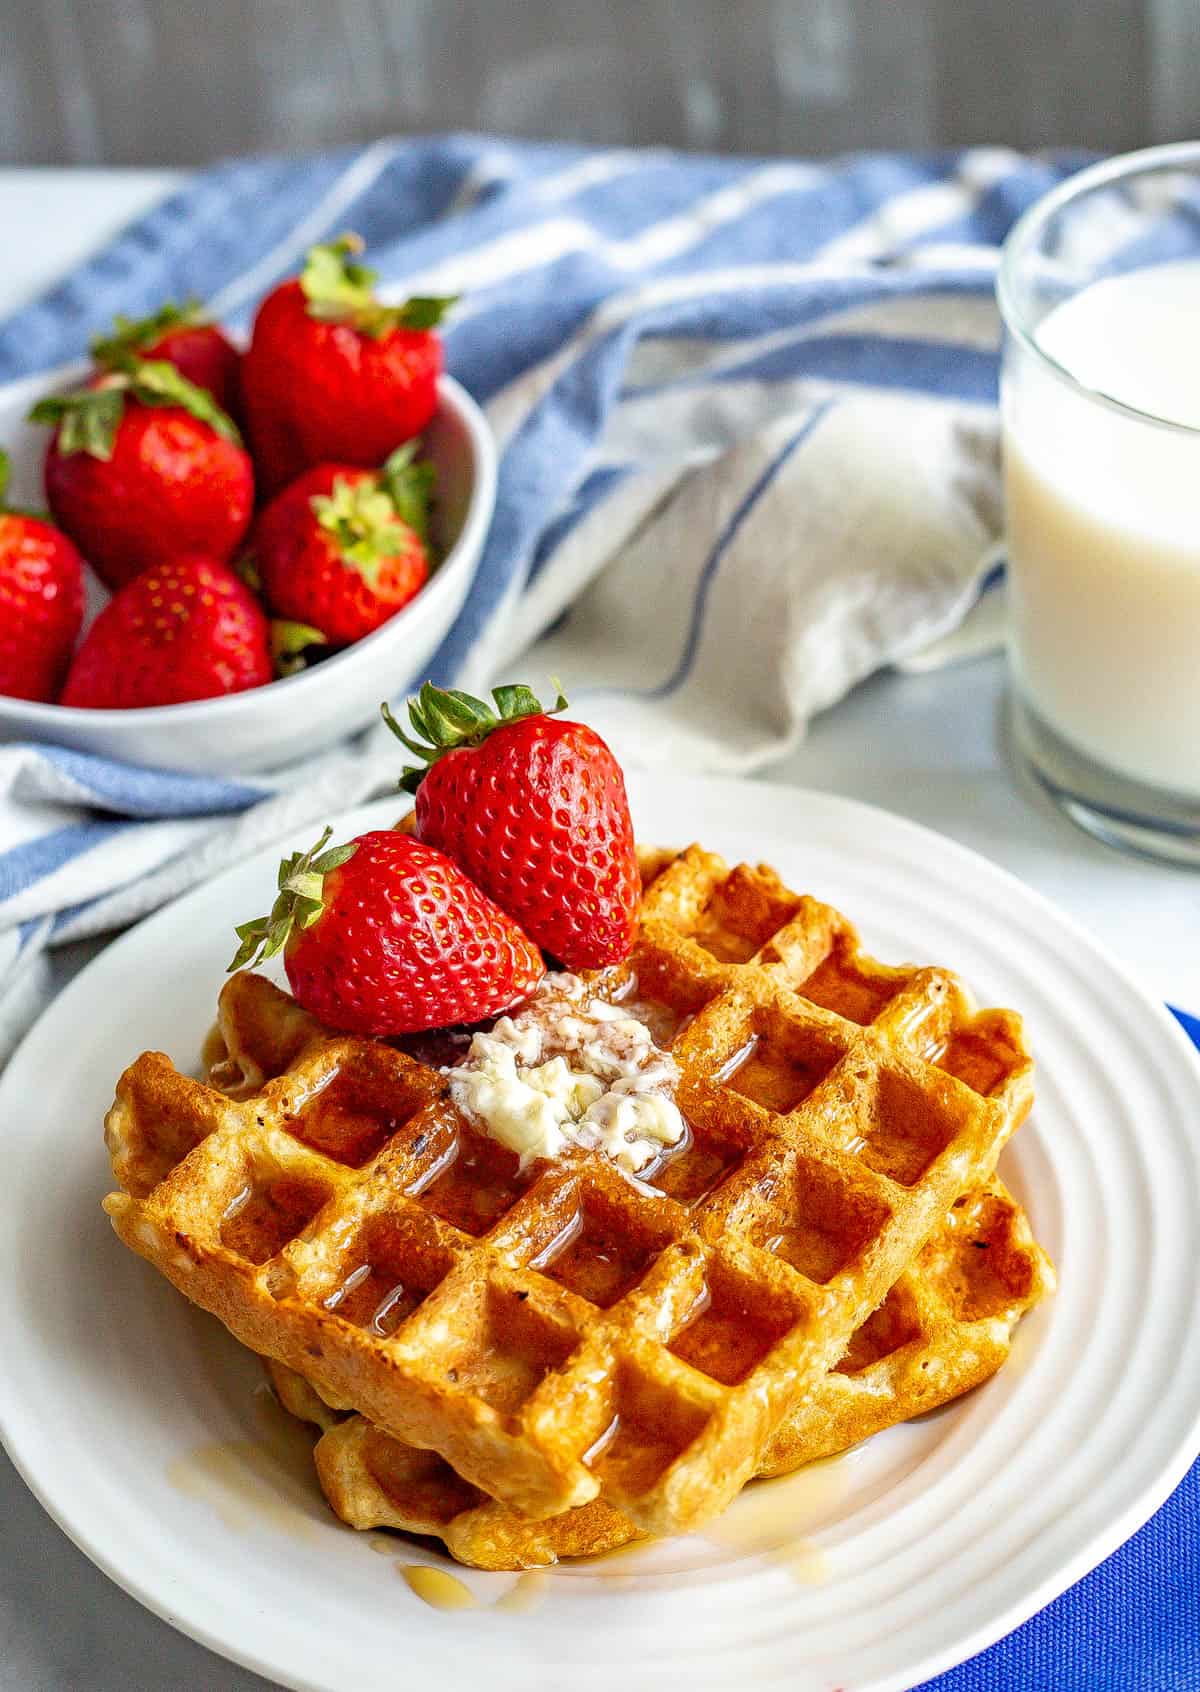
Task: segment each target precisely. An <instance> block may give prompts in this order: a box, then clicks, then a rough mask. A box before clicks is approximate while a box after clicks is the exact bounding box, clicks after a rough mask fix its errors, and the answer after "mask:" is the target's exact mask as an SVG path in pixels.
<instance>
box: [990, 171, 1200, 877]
mask: <svg viewBox="0 0 1200 1692" xmlns="http://www.w3.org/2000/svg"><path fill="white" fill-rule="evenodd" d="M998 292H999V300H1000V309H1001V314H1002V316H1003V319H1004V325H1005V337H1004V341H1005V345H1004V361H1003V376H1002V383H1001V390H1002V414H1003V430H1004V460H1005V488H1006V499H1007V539H1008V554H1009V565H1010V602H1011V620H1010V626H1011V655H1012V665H1013V675H1014V690H1013V694H1014V700H1013V705H1014V730H1015V738H1016V743H1017V746H1018V748H1019V749H1020V751H1021V753H1022V754H1023V755H1024V757H1025V758H1026V759H1027V760H1028V763H1029V765H1030V767H1031V768H1032V770H1033V773H1034V774H1035V775H1036V776H1037V777H1038V779H1039V780H1040V781H1041V782H1042V784H1043V785H1044V786H1045V787H1046V788H1047V789H1048V790H1049V791H1050V792H1051V793H1052V794H1053V795H1054V796H1055V797H1056V798H1057V799H1058V801H1059V802H1060V803H1061V805H1062V806H1063V807H1064V809H1065V810H1066V811H1067V812H1068V813H1069V814H1070V815H1071V816H1072V817H1074V819H1075V820H1076V821H1077V822H1079V823H1081V824H1082V825H1083V826H1084V827H1086V828H1088V829H1090V830H1091V832H1092V833H1094V834H1097V835H1099V836H1100V837H1101V838H1103V839H1105V840H1107V841H1109V842H1110V843H1112V844H1116V845H1122V846H1125V847H1127V848H1130V849H1132V850H1135V851H1140V852H1144V853H1149V854H1151V855H1153V856H1158V857H1169V858H1171V859H1174V860H1175V861H1177V862H1182V863H1190V864H1194V865H1196V866H1197V867H1200V143H1188V144H1185V145H1180V146H1171V147H1155V148H1152V149H1150V150H1149V151H1147V152H1142V153H1133V154H1131V155H1129V156H1128V157H1126V158H1122V159H1116V160H1111V161H1108V162H1106V163H1104V164H1101V165H1097V166H1094V167H1093V168H1092V169H1090V170H1085V171H1082V172H1081V173H1080V174H1079V175H1078V176H1074V177H1071V178H1070V179H1069V180H1068V181H1067V182H1066V183H1064V184H1063V185H1061V186H1060V187H1059V188H1057V189H1055V190H1054V191H1053V192H1052V193H1050V194H1048V195H1047V196H1046V197H1045V198H1044V199H1043V200H1041V201H1039V202H1038V204H1037V205H1035V206H1034V207H1033V208H1032V210H1031V211H1029V212H1027V213H1026V214H1025V216H1024V217H1023V218H1022V219H1021V221H1020V222H1019V223H1018V224H1017V225H1016V227H1015V228H1014V230H1013V231H1012V233H1011V235H1010V236H1009V238H1008V241H1007V243H1006V245H1005V249H1004V255H1003V259H1002V262H1001V269H1000V280H999V287H998Z"/></svg>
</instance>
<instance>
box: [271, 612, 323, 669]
mask: <svg viewBox="0 0 1200 1692" xmlns="http://www.w3.org/2000/svg"><path fill="white" fill-rule="evenodd" d="M270 645H271V662H272V664H273V665H274V666H275V674H276V675H277V676H295V675H299V673H300V671H301V670H306V669H307V668H308V665H309V662H310V658H309V651H310V648H311V647H314V646H328V645H329V642H328V640H327V639H326V638H325V636H324V635H323V634H322V633H321V631H320V629H314V628H313V626H312V624H311V623H296V622H293V621H291V620H290V619H289V618H286V617H274V618H272V620H271V634H270Z"/></svg>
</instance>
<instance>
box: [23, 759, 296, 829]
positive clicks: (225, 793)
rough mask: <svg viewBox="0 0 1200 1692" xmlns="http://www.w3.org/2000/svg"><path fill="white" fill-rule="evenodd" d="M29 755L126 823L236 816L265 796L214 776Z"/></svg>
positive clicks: (244, 784) (260, 790)
mask: <svg viewBox="0 0 1200 1692" xmlns="http://www.w3.org/2000/svg"><path fill="white" fill-rule="evenodd" d="M32 750H34V751H36V752H37V753H38V755H39V756H40V757H42V758H44V759H45V761H46V762H47V763H48V764H52V765H53V766H54V767H55V768H56V769H58V770H61V771H62V773H63V775H65V776H69V777H70V779H71V780H72V781H75V782H78V783H79V785H80V786H81V787H82V788H84V789H86V793H87V796H88V799H89V800H90V802H91V803H92V804H94V805H95V806H96V807H97V808H98V809H110V810H114V811H119V812H121V813H122V814H123V815H125V816H130V817H145V818H150V817H196V816H213V815H217V814H219V813H220V812H222V811H240V810H244V809H245V807H246V806H247V805H254V804H256V803H257V802H258V801H259V800H260V799H265V798H266V797H267V796H268V794H269V793H270V792H271V789H270V788H268V787H256V786H252V785H251V784H250V783H249V782H242V781H227V780H225V779H223V778H222V777H220V776H202V775H181V774H178V773H175V772H172V771H170V770H152V769H145V768H143V767H141V766H140V765H137V764H114V763H113V762H112V760H111V759H109V758H102V757H100V756H99V755H98V754H96V753H93V752H72V751H71V750H69V749H68V748H67V747H65V746H37V747H33V748H32Z"/></svg>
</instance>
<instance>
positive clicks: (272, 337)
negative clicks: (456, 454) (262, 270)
mask: <svg viewBox="0 0 1200 1692" xmlns="http://www.w3.org/2000/svg"><path fill="white" fill-rule="evenodd" d="M361 246H362V243H361V242H360V241H359V239H358V238H357V236H353V235H344V236H343V237H342V238H341V240H339V241H334V242H331V243H330V244H329V245H327V246H319V247H313V248H312V250H311V251H310V252H309V254H308V260H307V263H306V264H305V267H304V270H303V272H302V273H301V275H300V276H298V277H294V278H293V279H292V280H291V281H288V282H284V283H281V284H280V286H279V287H278V288H276V289H275V290H274V292H272V293H270V294H268V295H267V298H266V299H265V300H264V301H263V303H262V305H261V306H260V307H259V310H258V316H257V317H256V318H255V322H254V334H253V336H252V338H251V342H250V348H249V351H248V352H247V353H246V356H245V358H244V359H243V361H242V398H243V403H244V405H245V411H246V425H247V428H248V430H249V434H250V440H251V443H252V445H253V447H254V456H255V461H256V463H257V464H258V468H259V474H260V476H261V479H262V483H263V486H264V488H265V491H266V492H267V493H268V494H273V493H276V492H278V490H279V489H280V488H281V487H283V486H284V484H285V483H287V482H291V481H294V480H295V478H296V477H297V476H299V475H300V474H301V473H302V472H303V471H305V470H309V469H312V468H313V466H314V465H318V464H355V465H359V466H360V467H361V468H363V469H368V470H370V469H374V468H376V467H377V466H378V465H380V464H382V463H383V461H384V460H385V459H386V458H387V457H388V455H389V453H391V452H394V451H395V449H396V448H397V447H398V446H401V445H402V444H403V443H404V442H405V441H408V440H411V439H412V438H413V437H414V436H415V435H419V434H421V433H422V431H423V430H424V429H425V428H426V427H427V426H428V424H429V420H430V418H431V417H432V416H433V414H434V412H435V411H436V409H437V380H438V376H439V375H440V374H441V369H442V344H441V341H440V340H439V338H438V336H437V335H435V334H434V333H433V331H434V329H435V328H436V326H437V324H438V323H439V322H440V321H441V319H442V316H443V314H444V313H445V311H446V309H447V307H448V306H449V305H450V304H451V303H452V302H451V301H449V300H444V299H428V298H415V299H411V300H406V301H405V302H404V304H403V305H398V306H389V305H383V304H382V303H381V302H380V301H379V300H378V299H377V298H376V297H375V291H374V283H375V279H376V275H375V272H374V271H373V270H369V269H368V268H367V267H366V266H365V265H362V264H359V263H358V262H357V259H356V258H355V254H356V253H358V252H359V251H360V250H361Z"/></svg>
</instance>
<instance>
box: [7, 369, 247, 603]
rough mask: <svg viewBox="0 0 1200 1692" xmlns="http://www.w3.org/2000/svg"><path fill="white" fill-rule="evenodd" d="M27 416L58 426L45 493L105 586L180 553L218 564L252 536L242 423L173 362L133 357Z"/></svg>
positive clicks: (50, 451)
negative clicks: (194, 554)
mask: <svg viewBox="0 0 1200 1692" xmlns="http://www.w3.org/2000/svg"><path fill="white" fill-rule="evenodd" d="M29 416H30V420H31V421H32V422H34V423H52V424H55V425H56V428H55V431H54V435H53V438H52V439H51V442H50V446H49V449H48V451H47V453H46V496H47V498H48V499H49V501H50V507H51V510H52V511H53V512H54V515H55V517H56V518H57V519H58V521H59V522H60V523H61V524H62V526H63V528H64V529H65V530H66V532H67V533H68V534H69V535H70V536H71V539H72V540H73V541H75V542H76V544H77V545H78V546H79V548H80V549H81V551H82V552H83V554H84V556H85V557H86V558H87V559H88V562H89V563H90V564H91V565H92V566H93V567H94V569H95V570H96V572H97V574H98V575H99V576H101V577H102V578H103V580H104V581H106V582H107V583H108V585H109V586H110V587H112V588H119V587H122V586H123V585H124V584H125V583H126V582H127V581H129V580H130V579H131V577H133V576H136V575H137V574H138V572H139V571H141V570H145V569H146V568H148V566H149V565H151V564H160V563H164V562H166V561H168V560H169V559H171V558H176V557H178V556H179V555H180V554H182V553H190V552H202V553H204V554H205V556H206V557H208V558H213V559H217V560H219V561H221V562H223V561H224V560H225V559H227V558H229V557H230V556H231V554H232V553H233V551H234V549H235V548H236V547H237V546H238V544H239V542H240V541H241V539H242V537H243V535H244V534H245V533H246V530H247V528H248V527H249V524H250V517H251V513H252V512H253V509H254V470H253V467H252V466H251V463H250V459H249V456H248V454H247V453H246V452H245V451H244V450H243V448H242V445H241V437H240V435H239V434H238V431H237V427H236V425H235V424H234V423H233V421H232V419H231V418H229V417H228V416H227V415H226V413H225V412H223V411H222V410H221V409H220V407H219V406H218V405H217V404H216V403H215V402H214V400H213V399H212V397H211V395H209V394H207V393H205V392H204V390H203V389H202V388H197V387H196V386H195V385H194V384H193V383H191V382H189V381H188V380H187V379H186V377H183V376H181V375H180V374H179V372H178V370H176V369H175V367H174V365H172V364H166V363H164V362H162V361H161V360H142V359H131V360H130V361H129V363H128V366H127V367H126V368H125V369H123V370H120V371H117V372H114V373H111V374H109V375H105V376H99V377H96V378H95V379H94V380H93V381H92V382H91V383H90V384H89V385H88V387H87V388H85V389H83V390H82V392H80V393H74V394H63V395H56V396H54V397H52V398H49V399H44V400H41V401H39V402H38V404H37V405H35V406H34V408H33V410H32V411H31V412H30V414H29Z"/></svg>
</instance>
